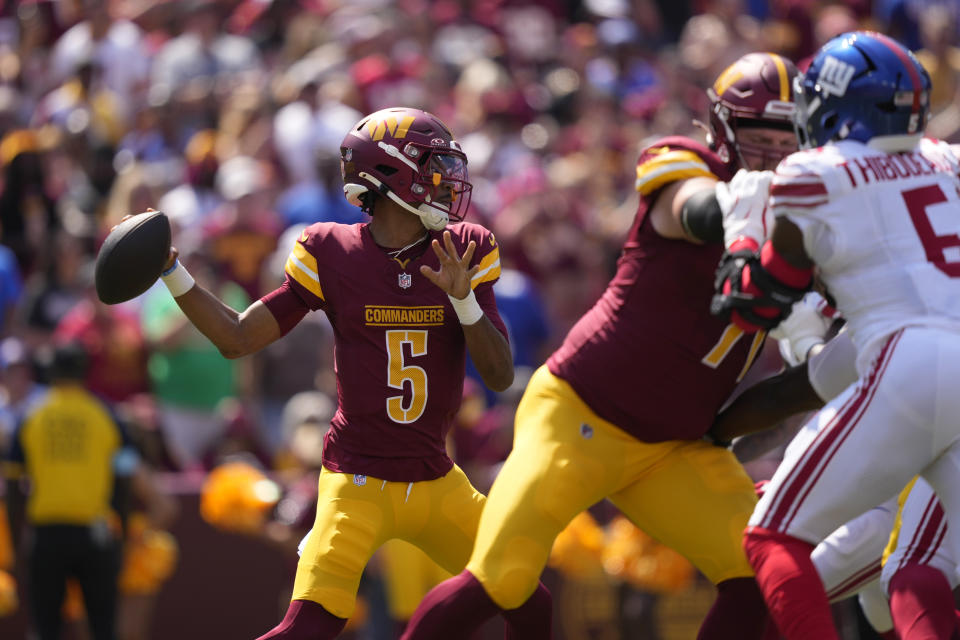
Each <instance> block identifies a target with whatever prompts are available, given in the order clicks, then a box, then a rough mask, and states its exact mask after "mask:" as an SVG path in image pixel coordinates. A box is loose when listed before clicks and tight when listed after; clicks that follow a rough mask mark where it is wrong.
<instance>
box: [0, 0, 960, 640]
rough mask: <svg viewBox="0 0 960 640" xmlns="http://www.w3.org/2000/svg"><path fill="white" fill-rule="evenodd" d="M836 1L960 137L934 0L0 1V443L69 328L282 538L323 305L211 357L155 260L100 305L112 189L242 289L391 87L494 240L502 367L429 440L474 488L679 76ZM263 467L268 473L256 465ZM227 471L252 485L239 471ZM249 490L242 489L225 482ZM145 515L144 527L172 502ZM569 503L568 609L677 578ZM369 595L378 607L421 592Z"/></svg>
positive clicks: (129, 399)
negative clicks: (894, 53)
mask: <svg viewBox="0 0 960 640" xmlns="http://www.w3.org/2000/svg"><path fill="white" fill-rule="evenodd" d="M855 28H873V29H877V30H880V31H883V32H885V33H887V34H889V35H892V36H895V37H897V38H899V39H900V40H901V41H903V42H904V43H906V44H907V45H908V46H909V47H910V48H911V49H913V50H915V51H917V52H918V55H919V56H920V58H921V60H922V61H923V63H924V64H925V65H926V66H927V68H928V69H929V71H930V73H931V76H932V78H933V82H934V93H933V96H932V102H933V119H932V121H931V124H930V125H929V127H928V133H929V134H930V135H933V136H936V137H941V138H944V139H947V140H950V141H954V142H956V141H960V100H958V97H960V96H958V88H960V37H958V33H960V5H958V4H957V2H955V1H954V0H939V1H938V0H834V1H829V0H586V1H582V2H581V1H575V0H530V1H520V0H349V1H347V0H273V1H272V2H271V1H270V0H220V1H176V2H156V1H152V0H60V1H58V2H50V1H42V0H24V1H20V2H11V1H9V0H8V1H7V2H0V243H2V244H0V311H2V316H0V320H2V336H3V341H2V342H0V383H2V394H0V448H2V447H4V446H5V445H6V444H8V443H9V440H10V437H11V435H12V432H13V429H14V427H15V425H16V424H17V422H18V421H19V419H20V418H21V417H22V416H23V414H24V412H25V411H26V410H27V408H28V407H29V406H30V405H31V403H33V402H35V400H36V398H38V397H40V396H41V394H42V393H43V391H42V388H43V385H44V383H45V380H44V378H43V371H42V368H38V367H36V366H35V363H36V358H37V356H38V355H40V354H42V352H43V350H44V349H45V348H46V347H48V346H49V345H51V344H53V343H54V342H57V341H77V342H80V343H81V344H83V345H84V346H85V348H86V350H87V352H88V354H89V356H90V364H91V366H90V369H89V373H88V377H87V381H86V382H87V386H88V388H89V389H91V390H92V391H94V392H95V393H97V394H99V395H101V396H102V397H104V398H106V399H107V400H108V401H109V402H111V403H113V404H114V406H115V408H116V410H117V412H118V414H119V415H120V416H121V417H122V419H123V422H124V423H125V425H126V426H127V428H128V430H129V435H130V437H131V439H132V441H133V442H134V443H135V445H136V447H137V448H138V449H139V452H140V455H141V457H142V459H143V460H144V462H145V464H146V465H147V466H148V467H149V468H150V469H152V470H154V471H166V472H197V471H200V472H208V471H211V470H213V469H214V468H217V467H219V468H218V469H217V474H216V475H211V476H210V478H209V481H208V483H207V489H208V491H207V493H206V494H205V495H204V502H203V503H202V509H203V510H204V511H203V515H204V517H206V518H208V519H209V520H210V521H211V522H214V523H216V524H217V525H218V526H221V527H223V528H225V529H233V530H242V531H246V532H248V533H254V534H256V535H262V536H264V537H265V538H268V539H272V540H273V541H275V542H276V541H281V542H282V543H283V544H285V545H287V547H288V548H289V549H290V551H291V553H292V552H293V549H294V548H295V546H296V542H297V540H298V539H299V536H300V535H302V533H303V532H304V531H305V530H306V529H307V528H309V524H310V521H311V518H312V509H313V501H314V496H313V494H312V493H311V491H315V480H314V479H315V474H316V472H317V470H318V468H319V451H320V443H321V438H322V434H323V431H324V429H325V425H326V422H327V421H328V420H329V418H330V416H331V415H332V412H333V410H334V408H335V402H336V388H335V384H334V377H333V372H332V346H331V345H332V335H331V331H330V328H329V325H328V324H327V323H326V320H325V318H324V317H323V315H322V314H311V315H310V316H309V317H308V318H307V320H306V321H304V322H302V323H301V324H300V325H299V326H298V327H297V328H296V329H295V331H294V332H293V333H292V334H291V335H290V336H289V337H287V338H286V339H285V340H282V341H279V342H277V343H276V344H274V345H272V346H271V347H270V348H268V349H267V350H265V351H264V352H263V353H260V354H257V355H256V356H254V357H251V358H246V359H242V360H239V361H231V360H226V359H224V358H222V357H221V356H220V354H219V353H218V351H217V350H216V348H215V347H213V346H212V345H211V344H210V343H209V342H208V341H207V340H206V339H205V338H203V337H202V336H201V335H200V334H199V333H198V332H197V331H196V330H195V329H194V328H193V327H192V326H191V325H190V324H189V323H188V322H187V320H186V319H185V318H184V316H183V315H182V313H181V312H180V311H179V309H178V308H177V306H176V304H175V303H174V301H173V299H172V298H171V297H170V295H169V294H168V292H167V290H166V289H165V288H164V287H162V286H157V287H154V289H152V290H151V291H149V292H148V293H147V294H145V295H144V296H142V297H141V298H139V299H137V300H134V301H131V302H130V303H125V304H122V305H118V306H113V307H108V306H105V305H103V304H100V303H99V302H98V300H97V299H96V294H95V292H94V289H93V259H94V257H95V255H96V250H97V248H98V246H99V243H100V242H102V240H103V238H104V237H105V236H106V234H107V233H108V232H109V230H110V228H111V227H112V226H113V225H115V224H116V223H117V222H119V220H120V219H121V218H122V217H123V216H124V215H125V214H127V213H135V212H140V211H144V210H145V209H146V208H147V207H151V206H153V207H155V208H158V209H160V210H162V211H164V212H165V213H166V214H167V215H168V216H169V217H170V219H171V221H172V222H173V224H174V226H175V230H174V232H175V237H176V238H177V245H178V247H179V249H180V252H181V259H183V260H184V261H185V263H186V264H187V265H188V267H189V269H190V270H191V271H192V273H193V274H194V275H196V276H197V279H198V280H199V281H201V282H203V283H204V284H205V286H207V287H208V288H210V289H211V290H213V291H216V292H217V293H218V294H219V295H221V297H222V298H224V299H225V300H227V301H229V302H230V303H231V304H232V305H233V306H234V307H236V308H243V307H244V306H245V305H246V304H247V303H248V302H249V301H250V300H255V299H257V298H258V297H259V296H261V295H263V294H264V293H266V292H268V291H270V290H272V289H273V288H274V287H276V286H277V285H278V284H279V283H280V282H281V281H282V278H283V264H284V261H285V260H286V257H287V254H288V253H289V250H290V248H291V246H292V244H293V242H294V241H295V238H296V237H297V235H298V234H299V232H300V230H301V229H302V228H303V226H304V225H306V224H309V223H312V222H316V221H337V222H343V223H353V222H358V221H362V220H363V218H364V214H362V213H361V212H360V211H359V210H358V209H356V208H355V207H352V206H351V205H349V204H348V203H347V202H346V201H345V200H344V198H343V196H342V192H341V185H340V167H339V149H338V148H339V144H340V141H341V140H342V138H343V135H344V133H345V132H346V131H347V129H348V128H349V127H350V126H351V125H353V124H354V123H355V122H356V121H357V120H358V119H359V118H360V117H361V115H362V114H365V113H369V112H372V111H375V110H377V109H380V108H383V107H387V106H395V105H404V106H415V107H421V108H425V109H429V110H430V111H432V112H433V113H436V114H437V115H439V116H440V117H441V118H442V119H444V120H445V122H446V123H447V124H448V125H449V126H450V128H451V129H452V130H453V131H454V132H456V133H457V135H458V138H459V139H460V141H461V143H462V145H463V148H464V150H465V151H466V153H467V155H468V157H469V158H470V166H469V171H470V179H471V181H472V182H473V184H474V197H473V207H472V209H471V211H470V214H469V216H470V218H469V219H471V220H473V221H475V222H479V223H482V224H484V225H485V226H487V227H488V228H490V229H491V230H492V231H493V232H494V233H495V234H496V236H497V238H498V240H499V242H500V245H501V256H502V260H503V277H502V278H501V280H500V282H499V283H498V284H497V286H496V294H497V297H498V302H499V305H500V311H501V315H502V316H503V317H504V319H505V321H506V322H507V325H508V327H509V329H510V337H511V343H512V346H513V349H514V353H515V363H516V365H517V367H518V375H517V381H516V383H515V384H514V388H512V389H511V390H510V391H508V392H506V393H503V394H492V393H489V392H486V391H485V390H484V389H483V387H482V386H481V384H480V383H479V382H475V383H473V384H468V385H467V388H466V391H465V398H464V404H463V407H462V409H461V413H460V418H459V424H458V427H457V429H456V430H455V431H454V433H453V436H452V442H451V447H452V449H453V451H454V452H455V454H456V458H457V460H458V463H459V464H460V466H461V467H462V468H463V469H464V470H465V471H466V472H467V474H468V475H469V476H470V477H471V479H472V481H473V483H474V485H475V486H476V487H477V488H478V489H479V490H481V491H486V490H487V489H488V488H489V485H490V483H491V482H492V478H493V477H494V476H495V474H496V471H497V465H498V464H499V463H500V462H502V460H503V459H504V458H505V456H506V454H507V452H508V451H509V447H510V442H511V428H512V417H513V409H514V406H515V403H516V402H517V401H518V399H519V396H520V393H521V392H522V390H523V386H524V383H525V382H526V379H527V377H528V374H529V372H531V371H532V370H533V368H535V367H536V366H537V365H539V364H541V363H542V361H543V359H544V357H545V356H546V355H547V354H548V353H549V351H550V349H552V348H553V347H555V346H556V345H557V342H558V340H560V339H561V338H562V337H563V335H564V334H565V332H566V330H567V329H568V328H569V327H570V326H571V325H572V323H573V322H574V321H575V320H576V319H577V318H578V317H579V316H580V315H581V314H582V313H583V312H584V311H585V310H586V309H587V308H588V307H589V305H590V304H591V303H592V302H593V301H594V299H595V298H596V296H597V295H598V294H599V293H600V292H601V291H602V289H603V287H604V285H605V284H606V282H607V280H608V278H609V276H610V275H611V273H612V267H613V264H614V262H615V260H616V258H617V252H618V251H619V247H620V244H621V241H622V236H623V233H624V232H625V231H626V229H627V227H628V226H629V224H630V222H631V221H632V217H633V214H634V210H635V206H636V199H635V197H634V196H633V183H634V171H633V166H634V163H635V162H636V158H637V155H638V152H639V151H640V149H641V148H642V146H643V144H644V142H645V141H648V140H650V139H651V138H652V137H654V136H659V135H664V134H678V135H691V136H693V137H695V138H702V132H701V131H700V130H698V128H697V127H696V125H695V124H694V123H693V120H694V119H705V118H706V110H707V100H706V95H705V93H704V89H705V87H707V86H708V85H709V84H710V83H711V82H712V81H713V79H714V78H715V77H716V76H717V74H718V73H719V72H720V71H721V70H722V69H724V68H725V67H726V66H727V65H728V64H730V63H731V62H732V61H734V60H735V59H736V58H738V57H739V56H740V55H742V54H744V53H746V52H749V51H758V50H768V51H774V52H777V53H781V54H783V55H785V56H787V57H789V58H791V59H793V60H795V61H797V63H798V65H799V66H801V68H802V66H803V60H804V59H805V58H807V57H808V56H809V55H810V54H811V53H812V52H813V51H814V50H815V49H816V48H817V47H818V46H819V45H820V44H822V43H823V42H825V41H826V40H827V39H828V38H830V37H831V36H833V35H835V34H838V33H841V32H844V31H849V30H852V29H855ZM524 373H526V374H527V375H524ZM238 461H239V462H241V463H243V464H242V465H240V466H237V467H232V468H231V467H229V466H225V465H224V463H228V462H232V463H237V462H238ZM755 469H756V470H757V474H758V475H762V474H763V473H769V470H767V469H764V468H763V467H760V466H758V467H755ZM267 476H269V477H271V478H273V481H275V482H276V483H277V484H275V485H273V486H272V487H271V486H270V485H263V484H262V483H261V484H259V485H258V484H257V483H259V482H260V481H261V480H264V479H266V478H267ZM233 485H236V486H237V487H248V486H254V485H257V486H259V487H260V489H263V487H264V486H267V487H268V489H267V490H265V491H263V490H261V491H258V492H256V493H255V494H253V495H250V496H246V497H243V496H241V497H237V496H239V495H240V494H241V493H242V491H241V489H236V488H231V487H232V486H233ZM244 495H245V494H244ZM245 499H248V500H249V503H250V504H248V505H247V506H246V509H247V510H242V509H237V508H235V507H234V504H235V503H234V502H231V500H240V501H243V500H245ZM156 510H157V511H158V512H163V513H167V512H168V511H169V509H168V508H166V507H157V509H156ZM244 514H247V515H244ZM156 519H157V520H158V521H157V522H152V523H151V522H149V521H146V522H143V523H141V526H142V527H147V528H149V527H163V526H165V525H167V524H169V522H165V521H164V520H165V519H166V518H165V517H159V516H158V517H157V518H156ZM574 525H575V526H572V527H571V530H570V531H569V532H568V533H569V535H565V536H564V537H563V538H562V539H561V540H560V541H559V542H558V545H557V548H556V549H555V555H556V558H555V567H556V568H557V569H558V570H559V571H560V572H561V574H563V575H565V576H567V578H568V581H569V584H571V585H579V586H578V587H576V588H579V589H581V591H576V589H572V590H570V591H569V592H568V596H567V597H564V595H562V594H561V595H559V596H558V605H559V606H558V607H557V609H559V610H561V611H562V612H563V615H564V616H565V621H564V625H563V628H564V629H566V633H568V634H569V635H568V637H571V638H576V637H597V638H600V637H603V638H608V637H609V638H616V637H620V636H619V635H618V634H619V633H620V629H618V628H617V626H616V625H617V624H619V623H618V622H617V621H618V620H621V621H623V620H626V619H627V618H630V617H631V616H633V617H634V618H637V616H636V615H634V614H632V613H630V607H629V606H626V605H624V604H623V603H624V602H626V600H625V599H624V598H623V597H622V595H614V596H611V595H610V594H611V593H615V590H616V589H617V588H619V587H617V586H616V585H618V584H627V585H630V584H632V585H633V586H634V588H635V590H636V591H637V592H638V593H658V592H665V591H672V590H678V589H684V588H689V585H690V581H691V580H692V579H693V576H692V569H690V568H689V566H688V565H687V566H684V564H683V561H682V560H678V559H677V558H673V557H670V556H668V555H666V554H663V553H661V552H660V550H658V549H657V548H656V545H653V544H652V543H650V542H649V541H648V540H644V539H643V538H642V537H641V536H642V534H640V533H639V532H637V531H635V530H631V528H630V526H629V525H625V524H624V522H623V521H621V520H619V519H615V518H612V516H611V514H610V513H607V512H605V511H603V510H602V509H601V510H599V511H598V512H597V513H595V514H593V517H590V516H584V518H583V519H578V520H577V521H575V522H574ZM2 534H3V532H2V531H0V546H2V544H3V535H2ZM158 540H159V539H154V544H155V548H156V549H159V551H157V553H160V554H161V555H162V554H167V555H166V556H164V557H166V558H167V563H166V565H164V566H161V567H160V568H159V569H158V570H156V571H154V573H153V574H151V575H153V576H154V577H155V582H156V584H155V585H154V588H159V586H160V584H161V583H162V580H163V578H164V577H165V575H166V573H165V572H167V573H168V572H169V570H171V569H172V567H170V566H169V565H171V564H172V563H173V562H174V560H173V556H175V547H174V546H173V545H174V543H173V541H172V540H170V539H166V538H163V539H162V541H158ZM611 541H612V542H611ZM157 545H158V546H157ZM671 553H672V552H671ZM7 555H9V553H8V554H7ZM4 560H5V555H4V552H3V549H0V565H2V563H3V561H4ZM161 564H162V563H161ZM385 564H388V562H387V563H385ZM651 567H652V568H651ZM2 568H3V566H0V569H2ZM144 571H147V572H148V573H149V571H150V570H149V569H144ZM409 573H410V572H409V571H407V574H409ZM129 581H132V582H134V583H135V582H136V580H134V579H133V578H130V579H129ZM601 583H602V585H604V586H603V587H602V588H600V587H596V585H597V584H601ZM591 585H593V587H591ZM611 585H613V586H611ZM3 586H4V583H3V582H2V581H0V591H2V589H3ZM147 591H149V589H147ZM401 591H402V590H401ZM588 592H589V593H591V594H593V595H592V596H590V597H585V596H584V594H585V593H588ZM569 594H573V595H569ZM597 594H601V596H602V597H601V596H598V595H597ZM603 594H606V595H603ZM571 602H575V603H576V606H574V605H572V604H570V603H571ZM392 604H393V610H394V611H395V612H400V613H397V614H396V615H395V616H394V617H398V616H399V617H400V618H401V619H402V612H403V611H406V613H407V615H409V613H410V612H412V609H413V607H414V606H415V605H416V601H413V602H412V603H404V602H393V603H392ZM3 606H4V600H3V598H0V609H2V608H3ZM637 607H639V608H641V609H642V608H643V607H641V606H639V605H637ZM637 607H634V609H637ZM2 613H3V611H2V610H0V614H2ZM624 624H626V623H624ZM577 625H581V627H577ZM591 625H593V626H592V627H591ZM604 626H607V627H608V628H602V627H604ZM578 628H583V629H587V628H592V629H593V631H590V632H589V633H590V634H592V635H589V636H588V635H583V634H586V633H588V632H586V631H583V632H582V633H579V634H578V632H577V631H575V629H578ZM255 631H258V630H251V634H253V633H254V632H255ZM259 631H262V630H259ZM355 631H356V632H357V633H360V631H357V628H355ZM637 633H639V632H637ZM647 633H650V634H655V633H656V631H655V630H653V629H652V628H651V629H649V630H648V631H647ZM129 637H131V638H133V637H149V636H148V635H143V636H134V635H130V636H129ZM370 637H372V636H370ZM634 637H640V636H634ZM642 637H657V636H655V635H649V636H642Z"/></svg>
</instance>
